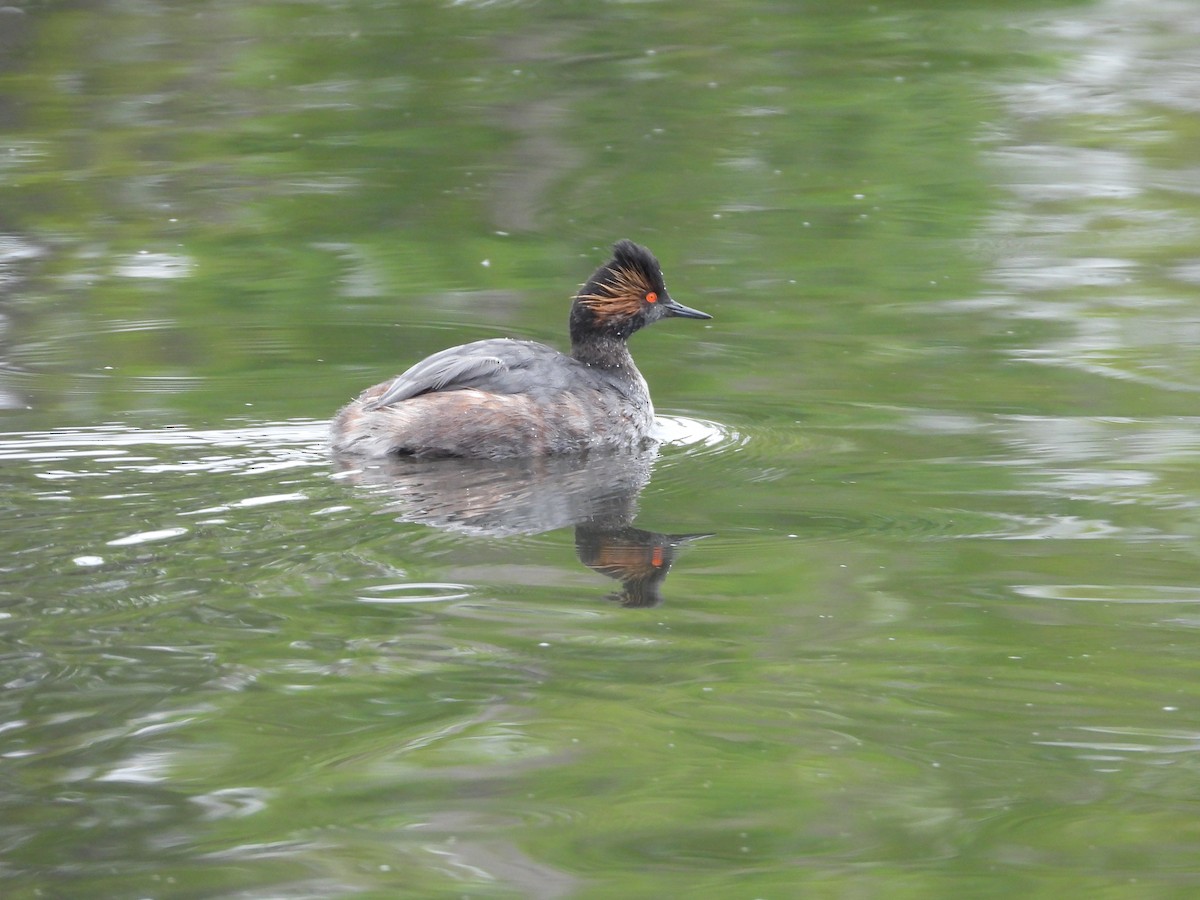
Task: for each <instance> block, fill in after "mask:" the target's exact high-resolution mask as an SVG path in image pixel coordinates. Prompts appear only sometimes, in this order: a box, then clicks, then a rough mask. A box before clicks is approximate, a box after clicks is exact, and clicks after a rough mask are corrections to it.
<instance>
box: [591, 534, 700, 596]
mask: <svg viewBox="0 0 1200 900" xmlns="http://www.w3.org/2000/svg"><path fill="white" fill-rule="evenodd" d="M703 537H711V535H708V534H661V533H659V532H655V531H643V530H642V529H641V528H633V527H632V526H629V527H625V528H605V527H603V526H598V525H579V526H577V527H576V529H575V552H576V553H577V554H578V555H579V561H580V562H581V563H583V564H584V565H585V566H587V567H588V568H590V569H595V570H596V571H597V572H599V573H600V574H601V575H607V576H608V577H609V578H615V579H617V580H618V581H620V582H621V590H620V591H619V592H618V593H616V594H613V595H611V596H610V599H612V600H616V601H617V602H618V603H620V604H621V605H622V606H658V604H660V603H661V602H662V595H661V594H660V593H659V588H660V587H661V586H662V583H663V579H665V578H666V577H667V573H668V572H670V571H671V563H672V562H674V560H675V551H676V549H677V548H679V547H680V546H682V545H683V544H686V543H688V542H689V541H695V540H699V539H700V538H703Z"/></svg>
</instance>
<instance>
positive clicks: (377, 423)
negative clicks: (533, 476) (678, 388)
mask: <svg viewBox="0 0 1200 900" xmlns="http://www.w3.org/2000/svg"><path fill="white" fill-rule="evenodd" d="M670 316H682V317H684V318H687V319H711V318H712V316H710V315H708V313H703V312H700V311H699V310H697V309H690V308H689V307H686V306H684V305H683V304H681V303H677V302H676V301H675V300H673V299H671V296H670V295H669V294H668V293H667V288H666V285H664V284H663V276H662V271H661V270H660V269H659V265H658V260H657V259H655V258H654V255H653V254H652V253H651V252H650V251H649V250H647V249H646V248H645V247H642V246H640V245H638V244H635V243H634V242H633V241H629V240H624V241H619V242H618V243H617V244H616V245H615V246H614V247H613V256H612V259H610V260H609V261H608V262H606V263H605V264H604V265H602V266H601V267H600V268H599V269H597V270H596V271H595V273H594V274H593V275H592V277H591V278H589V279H588V281H587V283H586V284H585V285H584V286H583V287H582V288H581V289H580V290H579V293H577V294H576V295H575V298H574V300H573V301H572V303H571V316H570V328H571V355H570V356H567V355H565V354H562V353H559V352H558V351H557V350H554V349H552V348H550V347H547V346H546V345H545V344H537V343H534V342H532V341H517V340H512V339H509V338H499V339H494V340H487V341H475V342H474V343H471V344H463V345H462V346H460V347H451V348H450V349H448V350H442V351H441V352H440V353H435V354H433V356H430V357H427V358H426V359H423V360H421V362H419V363H417V364H416V365H415V366H413V367H412V368H411V369H409V370H408V371H407V372H405V373H403V374H402V375H398V376H397V377H395V378H393V379H391V380H390V381H385V382H383V383H382V384H377V385H375V386H374V387H371V388H367V390H365V391H363V392H362V393H361V394H360V395H359V396H358V397H357V398H356V399H355V400H353V401H351V402H350V403H349V404H347V405H346V406H344V407H343V408H342V409H341V411H340V412H338V414H337V418H335V419H334V420H333V430H332V442H333V449H334V451H335V452H337V453H349V454H356V455H362V456H372V457H378V456H387V455H392V456H414V457H423V458H432V457H468V458H479V459H503V458H512V457H521V456H545V455H550V454H559V453H579V452H583V451H586V450H592V449H611V450H621V449H632V448H635V447H638V446H640V445H642V444H643V443H644V442H645V441H646V440H647V438H648V437H649V435H650V429H651V426H652V424H653V422H654V406H653V405H652V404H651V402H650V391H649V389H648V388H647V387H646V380H645V379H644V378H642V373H641V372H639V371H638V370H637V366H635V365H634V364H633V357H632V356H630V355H629V348H628V347H627V346H626V343H625V342H626V341H627V340H628V339H629V336H630V335H631V334H633V333H634V332H635V331H637V330H638V329H639V328H641V327H642V326H644V325H649V324H650V323H651V322H657V321H658V320H659V319H665V318H668V317H670Z"/></svg>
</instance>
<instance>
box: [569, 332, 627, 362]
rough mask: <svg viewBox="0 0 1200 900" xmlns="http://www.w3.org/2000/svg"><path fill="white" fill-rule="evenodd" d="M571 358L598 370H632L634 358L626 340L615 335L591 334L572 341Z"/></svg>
mask: <svg viewBox="0 0 1200 900" xmlns="http://www.w3.org/2000/svg"><path fill="white" fill-rule="evenodd" d="M571 356H572V357H573V358H575V359H577V360H579V361H580V362H581V363H583V364H584V365H586V366H594V367H595V368H597V369H632V370H633V371H637V368H636V367H635V366H634V364H633V357H632V356H631V355H630V354H629V346H628V345H627V344H626V343H625V339H624V338H620V337H616V336H614V335H605V334H595V333H593V334H589V335H587V336H586V337H583V338H582V339H575V340H572V341H571Z"/></svg>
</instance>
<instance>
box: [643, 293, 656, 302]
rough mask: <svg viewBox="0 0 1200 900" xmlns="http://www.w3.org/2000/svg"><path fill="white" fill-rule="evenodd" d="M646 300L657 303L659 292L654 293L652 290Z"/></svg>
mask: <svg viewBox="0 0 1200 900" xmlns="http://www.w3.org/2000/svg"><path fill="white" fill-rule="evenodd" d="M646 302H647V303H657V302H658V294H656V293H654V291H651V292H650V293H648V294H647V295H646Z"/></svg>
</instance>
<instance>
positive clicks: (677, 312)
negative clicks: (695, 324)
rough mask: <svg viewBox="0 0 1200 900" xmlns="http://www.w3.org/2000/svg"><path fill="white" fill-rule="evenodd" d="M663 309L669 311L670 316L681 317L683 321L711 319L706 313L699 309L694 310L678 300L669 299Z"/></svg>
mask: <svg viewBox="0 0 1200 900" xmlns="http://www.w3.org/2000/svg"><path fill="white" fill-rule="evenodd" d="M663 309H665V310H666V311H667V315H669V316H679V317H680V318H682V319H711V318H712V316H710V315H709V314H708V313H706V312H700V310H698V309H692V308H691V307H690V306H684V305H683V304H682V303H680V302H679V301H678V300H674V299H668V300H667V302H666V303H664V304H663Z"/></svg>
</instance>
